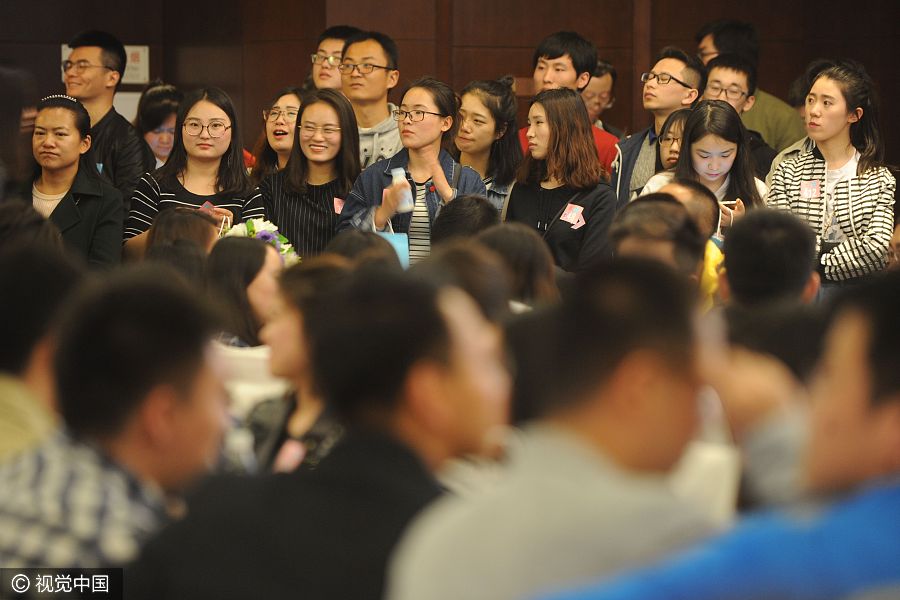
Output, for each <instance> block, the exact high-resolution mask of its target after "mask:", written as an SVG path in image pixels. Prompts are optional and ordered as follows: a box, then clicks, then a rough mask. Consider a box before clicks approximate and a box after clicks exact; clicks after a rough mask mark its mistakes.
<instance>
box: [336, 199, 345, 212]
mask: <svg viewBox="0 0 900 600" xmlns="http://www.w3.org/2000/svg"><path fill="white" fill-rule="evenodd" d="M343 210H344V201H343V200H341V199H340V198H335V199H334V214H336V215H339V214H341V212H342V211H343Z"/></svg>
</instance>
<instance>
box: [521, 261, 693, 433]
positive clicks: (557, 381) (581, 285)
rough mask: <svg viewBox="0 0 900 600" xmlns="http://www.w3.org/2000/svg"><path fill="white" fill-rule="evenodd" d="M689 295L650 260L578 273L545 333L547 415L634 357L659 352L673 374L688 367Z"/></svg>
mask: <svg viewBox="0 0 900 600" xmlns="http://www.w3.org/2000/svg"><path fill="white" fill-rule="evenodd" d="M693 298H694V295H693V294H692V293H691V291H690V289H689V287H688V286H687V284H686V282H685V281H684V279H683V278H681V277H680V276H678V275H677V274H676V273H675V272H674V271H673V270H672V269H670V268H669V267H666V266H665V265H663V264H660V263H658V262H656V261H650V260H645V259H630V258H625V259H622V260H620V261H617V262H614V263H604V264H598V265H595V266H594V267H592V268H591V269H589V270H587V271H585V272H583V273H580V274H579V275H578V277H577V279H576V281H575V285H574V288H573V290H572V291H571V294H569V295H567V296H566V297H565V298H564V299H563V302H562V304H560V305H559V306H557V307H554V308H553V309H551V310H549V311H548V312H547V313H546V314H547V317H546V318H550V319H553V320H555V321H556V322H557V325H556V327H555V329H556V333H555V335H552V334H549V332H547V331H546V330H547V329H550V330H551V331H552V330H553V329H554V328H553V327H549V328H548V327H542V328H539V329H544V330H545V332H544V333H545V336H546V338H547V339H546V340H545V342H544V347H545V352H546V355H547V356H552V357H553V359H551V364H550V365H549V366H550V367H551V369H546V368H545V369H544V372H545V373H547V372H552V373H553V374H554V376H553V383H552V384H551V385H552V386H553V388H554V392H553V393H544V392H545V390H543V389H542V390H540V392H541V394H540V397H541V402H542V404H543V407H542V408H541V409H539V410H536V411H535V412H536V413H538V414H544V415H546V414H547V413H548V412H551V411H553V410H555V409H557V408H564V407H566V406H570V405H573V404H576V403H578V402H579V401H581V400H582V399H583V398H584V396H585V395H586V394H588V393H589V392H590V391H592V390H593V389H595V388H596V387H597V386H598V385H601V384H603V383H604V382H605V381H606V380H607V379H608V378H609V377H610V375H612V373H613V372H614V371H615V369H616V368H617V367H618V365H619V364H620V363H621V362H622V360H623V359H624V358H625V357H626V356H627V355H628V354H630V353H631V352H634V351H636V350H643V349H647V350H651V351H655V352H658V353H660V354H661V355H662V356H663V358H664V359H665V361H666V363H667V364H669V365H671V366H672V368H673V369H675V370H681V369H684V368H686V367H687V365H688V364H689V362H690V360H691V356H692V350H691V343H692V341H693V332H692V326H691V315H692V313H693V307H694V300H693Z"/></svg>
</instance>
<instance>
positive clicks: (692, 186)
mask: <svg viewBox="0 0 900 600" xmlns="http://www.w3.org/2000/svg"><path fill="white" fill-rule="evenodd" d="M672 183H673V184H675V185H678V186H681V187H683V188H685V189H686V190H688V191H689V192H690V193H691V195H690V201H689V202H687V203H686V204H685V205H684V207H685V208H686V209H687V211H688V214H689V215H691V218H692V219H694V222H695V223H696V224H697V228H698V229H699V230H700V233H702V234H703V235H704V236H706V237H712V235H713V234H714V233H716V230H718V228H719V215H720V210H721V209H720V208H719V201H718V200H717V199H716V195H715V194H713V193H712V192H711V191H709V188H708V187H706V186H705V185H703V184H702V183H700V182H699V181H695V180H693V179H681V178H675V179H673V180H672ZM707 234H708V235H707Z"/></svg>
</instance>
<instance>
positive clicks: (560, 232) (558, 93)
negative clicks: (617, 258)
mask: <svg viewBox="0 0 900 600" xmlns="http://www.w3.org/2000/svg"><path fill="white" fill-rule="evenodd" d="M526 139H527V140H528V155H527V156H526V157H525V161H524V162H523V163H522V166H521V167H520V168H519V176H518V181H517V184H516V186H515V187H514V188H513V191H512V195H511V196H510V199H509V210H508V211H507V214H506V219H507V220H508V221H515V222H519V223H524V224H525V225H528V226H530V227H533V228H534V229H535V230H536V231H537V232H538V233H539V234H541V235H542V236H543V237H544V240H545V241H546V242H547V245H548V246H549V247H550V252H551V253H552V254H553V260H554V261H555V263H556V265H557V266H558V267H560V268H561V269H563V270H565V271H580V270H583V269H584V268H585V267H587V266H589V265H591V264H592V263H594V262H597V261H601V260H604V259H607V258H611V257H612V246H611V245H610V243H609V240H608V238H607V231H608V230H609V226H610V224H611V223H612V219H613V216H614V215H615V209H616V199H615V193H614V192H613V190H612V188H610V187H609V184H608V183H607V175H606V173H604V172H603V167H602V166H601V165H600V161H599V160H598V158H597V151H596V150H595V148H594V141H593V136H592V133H591V123H590V121H589V120H588V114H587V110H586V109H585V107H584V102H583V101H582V100H581V97H580V96H579V95H578V94H577V93H576V92H574V91H572V90H569V89H556V90H545V91H543V92H541V93H539V94H538V95H537V96H535V98H534V102H533V103H532V105H531V108H530V109H529V110H528V131H527V133H526Z"/></svg>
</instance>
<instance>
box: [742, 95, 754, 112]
mask: <svg viewBox="0 0 900 600" xmlns="http://www.w3.org/2000/svg"><path fill="white" fill-rule="evenodd" d="M754 104H756V96H747V101H746V102H744V106H743V108H741V112H742V113H745V112H747V111H748V110H750V109H751V108H753V105H754Z"/></svg>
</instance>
